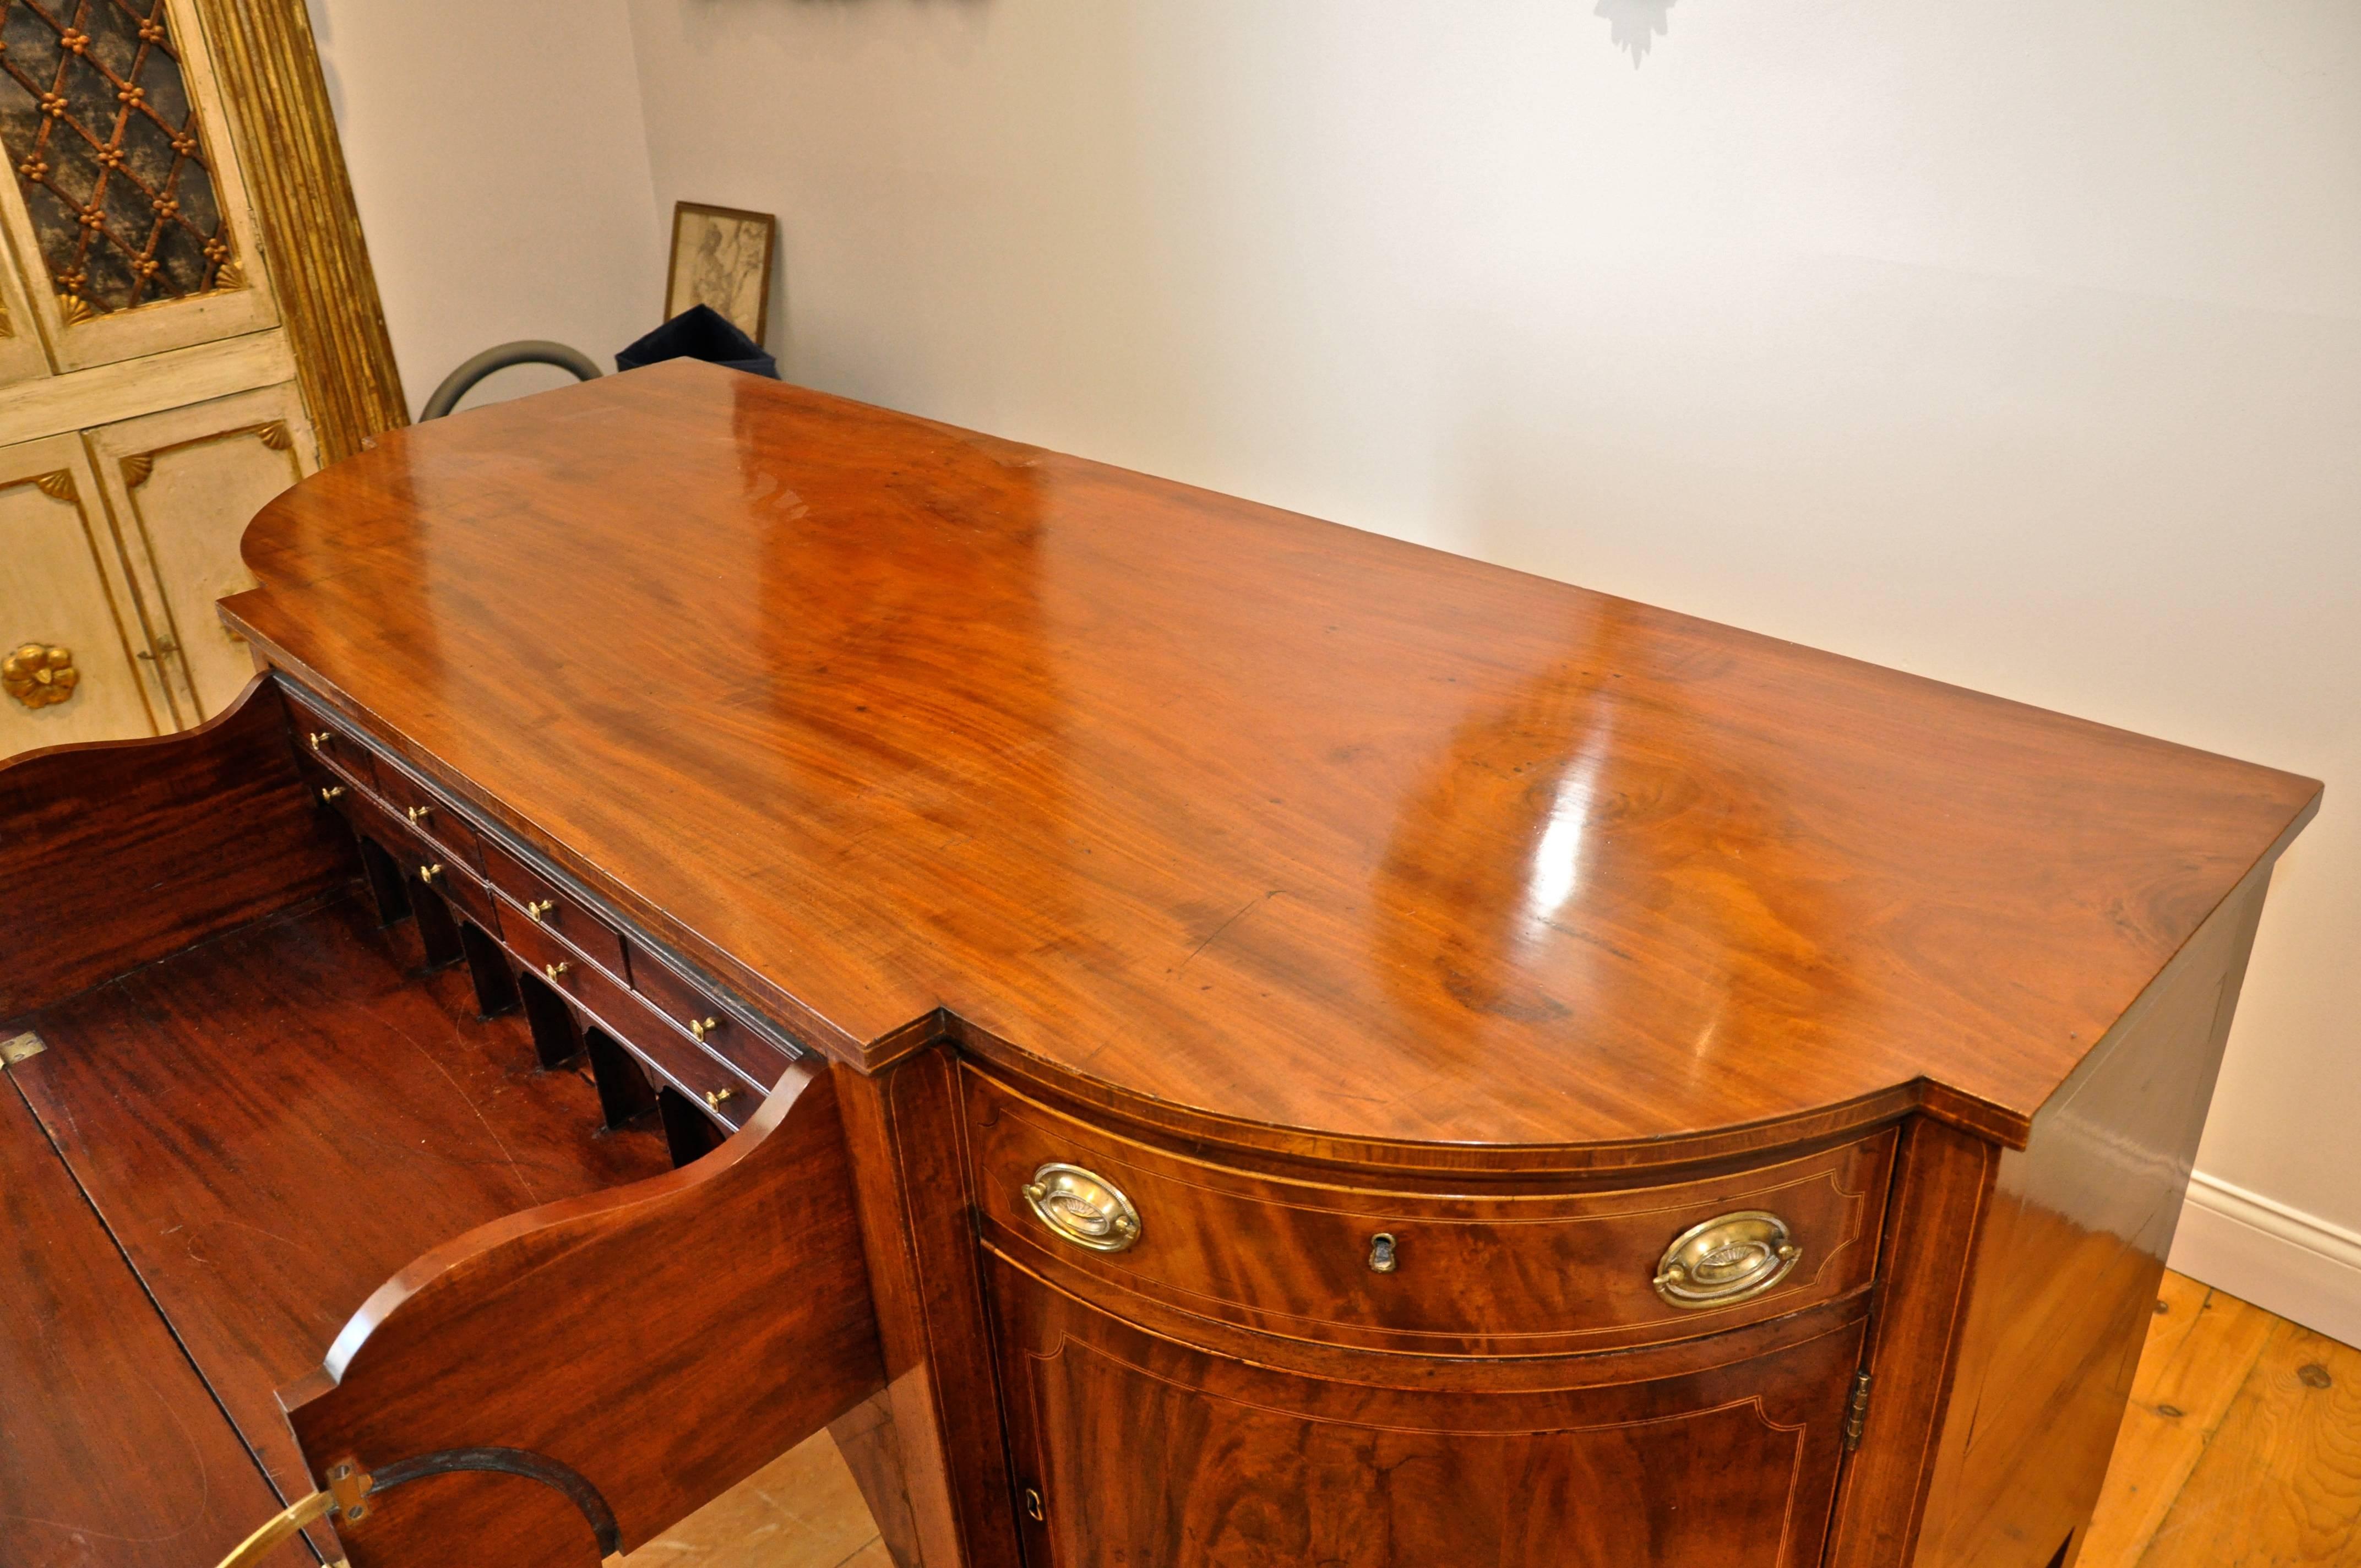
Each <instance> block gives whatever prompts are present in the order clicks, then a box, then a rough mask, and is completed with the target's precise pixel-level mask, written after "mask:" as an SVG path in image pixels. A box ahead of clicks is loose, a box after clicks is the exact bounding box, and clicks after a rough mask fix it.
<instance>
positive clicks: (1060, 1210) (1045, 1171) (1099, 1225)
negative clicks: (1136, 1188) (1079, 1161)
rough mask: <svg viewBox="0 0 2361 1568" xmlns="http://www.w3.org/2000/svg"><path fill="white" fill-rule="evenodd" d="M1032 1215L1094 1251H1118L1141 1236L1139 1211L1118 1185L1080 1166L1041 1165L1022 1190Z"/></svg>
mask: <svg viewBox="0 0 2361 1568" xmlns="http://www.w3.org/2000/svg"><path fill="white" fill-rule="evenodd" d="M1020 1190H1021V1191H1022V1192H1023V1193H1024V1196H1025V1201H1026V1202H1027V1204H1029V1205H1030V1206H1031V1207H1032V1210H1033V1216H1034V1218H1036V1219H1038V1220H1039V1221H1040V1222H1041V1223H1043V1224H1044V1225H1047V1226H1048V1227H1049V1229H1050V1231H1051V1232H1053V1233H1054V1234H1057V1235H1058V1236H1060V1238H1062V1239H1064V1240H1066V1241H1070V1242H1071V1243H1073V1244H1074V1245H1076V1246H1079V1247H1087V1248H1089V1249H1090V1250H1091V1251H1093V1252H1122V1251H1123V1250H1124V1249H1125V1248H1126V1247H1128V1246H1130V1245H1132V1244H1133V1243H1135V1242H1137V1241H1138V1240H1139V1233H1140V1225H1139V1211H1138V1210H1137V1209H1135V1208H1133V1207H1132V1206H1131V1200H1130V1199H1128V1198H1126V1197H1125V1196H1124V1195H1123V1193H1122V1191H1121V1190H1119V1189H1118V1188H1116V1186H1115V1184H1114V1183H1113V1182H1111V1181H1109V1180H1107V1179H1105V1178H1104V1177H1103V1176H1097V1175H1094V1174H1093V1173H1092V1172H1090V1171H1087V1170H1084V1169H1083V1168H1082V1167H1081V1166H1078V1165H1045V1166H1043V1167H1042V1168H1040V1169H1038V1170H1037V1171H1035V1172H1034V1173H1033V1179H1032V1180H1030V1181H1028V1182H1027V1183H1026V1184H1025V1185H1024V1187H1023V1188H1022V1189H1020Z"/></svg>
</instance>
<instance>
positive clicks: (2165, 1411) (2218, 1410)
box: [2076, 1274, 2361, 1568]
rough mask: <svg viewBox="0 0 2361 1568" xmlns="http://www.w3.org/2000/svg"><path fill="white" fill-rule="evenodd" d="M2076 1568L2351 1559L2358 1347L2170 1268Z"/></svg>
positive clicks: (2358, 1428) (2275, 1566)
mask: <svg viewBox="0 0 2361 1568" xmlns="http://www.w3.org/2000/svg"><path fill="white" fill-rule="evenodd" d="M2160 1300H2161V1302H2162V1304H2163V1308H2164V1310H2162V1311H2161V1312H2159V1314H2158V1317H2157V1319H2156V1321H2155V1322H2154V1324H2153V1326H2152V1327H2151V1328H2150V1329H2149V1332H2148V1340H2147V1350H2146V1352H2145V1354H2143V1355H2142V1357H2141V1360H2140V1366H2139V1373H2138V1376H2137V1378H2136V1381H2135V1383H2134V1385H2133V1391H2132V1407H2131V1409H2130V1410H2129V1411H2128V1412H2126V1414H2125V1419H2124V1430H2123V1434H2122V1436H2121V1437H2120V1438H2119V1439H2118V1441H2117V1442H2116V1445H2115V1457H2114V1464H2113V1465H2112V1467H2111V1468H2110V1469H2109V1470H2108V1472H2107V1485H2106V1490H2105V1492H2104V1494H2103V1496H2102V1497H2101V1499H2100V1504H2099V1511H2098V1514H2097V1517H2096V1518H2095V1519H2093V1520H2092V1525H2091V1530H2090V1534H2089V1537H2088V1540H2087V1541H2086V1542H2085V1544H2084V1546H2083V1549H2082V1552H2081V1557H2080V1558H2079V1559H2077V1563H2076V1568H2296V1565H2298V1564H2301V1565H2303V1568H2313V1565H2318V1568H2361V1351H2356V1350H2354V1349H2353V1348H2351V1347H2350V1346H2347V1345H2342V1344H2338V1343H2335V1342H2334V1340H2329V1339H2324V1338H2323V1337H2322V1336H2320V1335H2319V1334H2316V1333H2313V1332H2311V1331H2310V1330H2308V1329H2304V1328H2301V1327H2299V1326H2298V1325H2296V1324H2294V1323H2290V1322H2289V1321H2286V1320H2285V1319H2282V1318H2276V1317H2273V1316H2272V1315H2271V1314H2270V1313H2268V1312H2266V1311H2264V1310H2261V1309H2260V1308H2257V1307H2253V1306H2249V1305H2247V1304H2246V1302H2244V1301H2240V1300H2237V1299H2235V1298H2233V1297H2231V1296H2228V1295H2225V1294H2224V1293H2223V1292H2221V1291H2218V1290H2213V1289H2209V1288H2207V1287H2205V1286H2202V1285H2200V1284H2198V1283H2196V1282H2195V1281H2194V1280H2191V1279H2188V1278H2185V1277H2182V1276H2180V1275H2175V1274H2168V1275H2166V1276H2165V1281H2164V1286H2163V1289H2162V1291H2161V1293H2160Z"/></svg>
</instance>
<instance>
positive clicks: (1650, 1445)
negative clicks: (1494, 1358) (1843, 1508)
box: [991, 1255, 1861, 1568]
mask: <svg viewBox="0 0 2361 1568" xmlns="http://www.w3.org/2000/svg"><path fill="white" fill-rule="evenodd" d="M991 1269H992V1281H993V1292H994V1301H995V1304H996V1305H997V1306H998V1308H999V1310H1000V1317H1001V1322H1002V1332H1003V1336H1004V1338H1003V1347H1002V1370H1003V1375H1004V1377H1005V1387H1006V1391H1007V1398H1008V1414H1009V1430H1010V1436H1011V1442H1012V1444H1013V1447H1014V1450H1015V1453H1014V1457H1015V1460H1016V1469H1017V1474H1018V1480H1017V1486H1018V1488H1019V1491H1018V1508H1019V1512H1020V1514H1021V1515H1022V1516H1023V1528H1024V1530H1026V1532H1027V1557H1028V1559H1029V1560H1030V1561H1031V1562H1033V1563H1036V1564H1045V1563H1049V1564H1056V1565H1057V1568H1301V1565H1302V1564H1305V1563H1321V1564H1323V1565H1326V1568H1433V1565H1435V1564H1438V1563H1483V1564H1485V1565H1486V1568H1576V1565H1580V1568H1592V1565H1596V1568H1627V1565H1631V1568H1636V1565H1638V1564H1642V1563H1644V1564H1648V1565H1649V1568H1805V1565H1806V1564H1810V1563H1817V1562H1818V1561H1819V1560H1820V1553H1821V1546H1822V1542H1823V1540H1824V1538H1825V1536H1826V1533H1827V1527H1828V1508H1829V1501H1830V1498H1831V1497H1832V1496H1833V1494H1834V1488H1835V1483H1836V1475H1837V1468H1838V1464H1839V1459H1840V1457H1841V1448H1842V1437H1841V1425H1842V1421H1843V1415H1844V1407H1845V1402H1846V1398H1847V1395H1848V1390H1849V1388H1850V1381H1851V1377H1852V1374H1853V1371H1854V1369H1855V1367H1856V1366H1858V1365H1859V1357H1860V1353H1861V1320H1860V1318H1859V1316H1858V1315H1857V1314H1855V1315H1852V1316H1850V1317H1847V1316H1845V1315H1843V1314H1840V1313H1839V1314H1830V1315H1826V1316H1824V1315H1822V1314H1820V1313H1817V1312H1813V1313H1802V1314H1798V1315H1797V1318H1796V1319H1795V1320H1794V1321H1793V1322H1792V1323H1791V1324H1789V1325H1786V1326H1785V1327H1784V1331H1783V1328H1782V1325H1776V1324H1774V1325H1767V1328H1768V1329H1769V1330H1770V1331H1772V1332H1770V1333H1768V1334H1766V1333H1765V1332H1764V1331H1763V1330H1761V1329H1757V1330H1742V1331H1739V1332H1736V1333H1733V1334H1730V1335H1728V1336H1725V1338H1726V1339H1727V1340H1729V1341H1730V1342H1733V1343H1730V1344H1728V1345H1722V1346H1721V1347H1720V1348H1719V1350H1718V1351H1717V1350H1716V1348H1715V1347H1716V1346H1717V1344H1718V1343H1719V1342H1717V1341H1712V1340H1708V1341H1701V1342H1696V1343H1693V1344H1692V1345H1691V1346H1689V1347H1686V1348H1685V1349H1684V1351H1683V1352H1682V1353H1681V1354H1682V1355H1683V1356H1684V1357H1686V1364H1684V1363H1683V1362H1681V1361H1676V1360H1675V1359H1673V1358H1671V1357H1669V1356H1667V1355H1666V1354H1664V1353H1662V1352H1655V1353H1642V1354H1644V1355H1645V1357H1646V1359H1644V1360H1642V1359H1640V1358H1638V1357H1637V1356H1635V1355H1634V1354H1623V1355H1604V1356H1581V1357H1562V1358H1554V1359H1535V1360H1530V1361H1517V1362H1508V1363H1494V1364H1491V1365H1471V1364H1469V1363H1466V1362H1453V1361H1449V1360H1444V1359H1438V1358H1429V1357H1418V1356H1404V1355H1389V1354H1383V1353H1370V1352H1358V1351H1323V1352H1318V1353H1315V1354H1317V1356H1318V1362H1317V1367H1316V1370H1312V1371H1290V1370H1288V1369H1287V1368H1286V1365H1285V1363H1286V1362H1287V1360H1288V1359H1289V1357H1290V1355H1292V1354H1302V1353H1301V1351H1300V1350H1299V1351H1295V1352H1290V1350H1289V1349H1288V1348H1287V1346H1286V1342H1282V1341H1278V1340H1268V1341H1260V1342H1259V1343H1249V1342H1248V1341H1246V1340H1243V1339H1242V1340H1241V1341H1240V1342H1238V1343H1235V1344H1233V1345H1231V1346H1230V1350H1229V1352H1228V1353H1226V1354H1225V1353H1217V1352H1214V1351H1211V1350H1207V1349H1204V1348H1202V1347H1200V1346H1198V1345H1195V1344H1191V1343H1183V1342H1181V1341H1180V1340H1176V1339H1172V1338H1168V1337H1164V1336H1163V1335H1161V1334H1159V1333H1156V1332H1148V1330H1146V1329H1144V1328H1141V1327H1138V1326H1135V1325H1133V1324H1131V1323H1127V1322H1125V1321H1120V1320H1118V1319H1116V1318H1114V1317H1111V1316H1109V1315H1107V1314H1105V1313H1104V1312H1101V1311H1099V1310H1096V1309H1095V1308H1093V1307H1092V1306H1090V1305H1088V1304H1086V1303H1084V1302H1082V1300H1079V1299H1076V1298H1075V1297H1073V1296H1071V1295H1069V1294H1067V1293H1066V1292H1065V1291H1062V1290H1060V1289H1059V1288H1056V1287H1054V1286H1052V1285H1049V1284H1048V1283H1047V1282H1045V1281H1043V1280H1041V1279H1039V1278H1038V1277H1034V1276H1032V1275H1031V1274H1029V1273H1027V1272H1026V1271H1024V1270H1022V1269H1020V1268H1017V1267H1016V1266H1013V1265H1011V1264H1010V1263H1008V1262H1007V1261H1006V1260H1005V1259H1003V1258H1000V1257H999V1256H997V1255H993V1257H992V1260H991ZM1783 1332H1784V1338H1783V1337H1782V1334H1783ZM1685 1365H1686V1367H1693V1368H1696V1369H1694V1370H1686V1369H1685ZM1619 1368H1620V1370H1618V1369H1619ZM1619 1377H1621V1378H1634V1377H1636V1379H1637V1380H1632V1381H1614V1380H1613V1379H1616V1378H1619Z"/></svg>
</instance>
